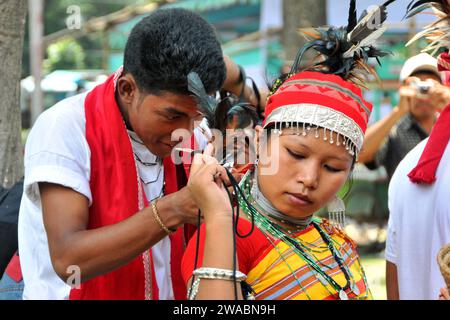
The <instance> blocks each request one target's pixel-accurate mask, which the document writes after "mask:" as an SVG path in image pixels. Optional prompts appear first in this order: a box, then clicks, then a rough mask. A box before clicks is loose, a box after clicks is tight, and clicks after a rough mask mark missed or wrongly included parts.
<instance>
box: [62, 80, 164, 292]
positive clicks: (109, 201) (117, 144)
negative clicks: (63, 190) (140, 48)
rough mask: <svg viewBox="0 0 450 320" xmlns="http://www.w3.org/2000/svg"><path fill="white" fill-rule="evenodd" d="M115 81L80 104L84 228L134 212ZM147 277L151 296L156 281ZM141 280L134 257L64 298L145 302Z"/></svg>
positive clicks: (129, 156) (133, 184)
mask: <svg viewBox="0 0 450 320" xmlns="http://www.w3.org/2000/svg"><path fill="white" fill-rule="evenodd" d="M115 77H117V74H115V75H113V76H111V77H109V78H108V80H107V81H106V82H105V83H104V84H102V85H99V86H97V87H96V88H94V89H93V90H92V91H91V92H90V93H88V95H87V97H86V100H85V114H86V139H87V142H88V144H89V148H90V151H91V176H90V187H91V192H92V198H93V199H94V200H93V203H92V206H91V207H90V208H89V223H88V229H95V228H100V227H103V226H108V225H113V224H116V223H118V222H120V221H123V220H125V219H127V218H129V217H131V216H132V215H134V214H135V213H136V212H138V211H139V206H138V182H137V173H136V165H135V162H134V157H133V151H132V147H131V143H130V140H129V137H128V133H127V130H126V127H125V124H124V121H123V119H122V116H121V114H120V111H119V107H118V105H117V103H116V100H115V96H114V91H115V87H114V79H115ZM105 177H108V178H107V179H106V178H105ZM144 196H145V194H144ZM150 253H151V251H150ZM150 263H151V266H152V269H153V263H152V261H150ZM153 274H154V272H153ZM152 278H153V285H154V286H153V288H152V293H153V298H157V297H158V288H157V283H156V279H155V277H154V276H153V277H152ZM144 279H145V276H144V266H143V258H142V255H139V256H138V257H137V258H135V259H134V260H132V261H131V262H130V263H128V264H127V265H125V266H123V267H121V268H119V269H117V270H115V271H112V272H110V273H108V274H105V275H102V276H98V277H96V278H93V279H91V280H89V281H86V282H84V283H82V284H81V287H80V289H73V290H71V293H70V298H71V299H88V300H99V299H108V300H117V299H123V300H141V299H144V298H145V294H144V291H145V280H144Z"/></svg>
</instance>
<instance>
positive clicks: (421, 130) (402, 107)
mask: <svg viewBox="0 0 450 320" xmlns="http://www.w3.org/2000/svg"><path fill="white" fill-rule="evenodd" d="M400 82H401V87H400V89H399V95H400V101H399V103H398V106H396V107H395V108H394V109H393V110H392V112H391V113H390V114H388V115H387V116H386V117H385V118H383V119H381V120H380V121H378V122H377V123H375V124H373V125H372V126H370V127H369V128H368V129H367V132H366V136H365V141H364V145H363V148H362V151H361V154H360V155H359V159H358V161H359V162H360V163H363V164H365V165H366V167H368V168H369V169H376V168H378V167H380V166H384V167H385V169H386V171H387V174H388V178H389V180H390V179H391V177H392V175H393V174H394V171H395V169H396V168H397V166H398V164H399V163H400V161H401V160H402V159H403V158H404V157H405V156H406V154H407V153H408V152H409V151H411V149H413V148H414V147H415V146H416V145H417V144H419V142H421V141H422V140H424V139H425V138H427V137H428V135H429V134H430V132H431V129H432V128H433V126H434V124H435V122H436V119H437V110H441V109H442V108H443V107H444V106H445V102H446V101H447V100H448V99H449V98H450V89H449V88H448V87H446V86H444V85H442V81H441V75H440V74H439V71H438V69H437V62H436V59H435V58H433V57H432V56H430V55H429V54H426V53H421V54H419V55H416V56H414V57H411V58H409V59H408V60H407V61H406V62H405V64H404V65H403V68H402V71H401V73H400Z"/></svg>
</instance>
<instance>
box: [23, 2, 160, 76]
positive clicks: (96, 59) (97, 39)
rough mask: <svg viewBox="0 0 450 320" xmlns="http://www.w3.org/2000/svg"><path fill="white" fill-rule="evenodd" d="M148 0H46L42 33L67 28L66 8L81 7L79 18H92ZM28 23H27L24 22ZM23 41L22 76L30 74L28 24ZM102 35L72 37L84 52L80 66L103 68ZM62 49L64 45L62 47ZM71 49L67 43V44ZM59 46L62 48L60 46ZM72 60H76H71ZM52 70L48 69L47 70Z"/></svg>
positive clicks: (73, 67)
mask: <svg viewBox="0 0 450 320" xmlns="http://www.w3.org/2000/svg"><path fill="white" fill-rule="evenodd" d="M149 2H151V1H149V0H76V1H75V0H45V2H44V6H45V11H44V35H48V34H51V33H54V32H56V31H59V30H63V29H65V28H67V26H66V20H67V18H68V17H69V15H70V12H68V9H69V8H70V7H71V6H77V7H79V9H80V13H81V16H82V21H87V20H89V19H91V18H94V17H100V16H103V15H106V14H109V13H112V12H115V11H119V10H120V9H123V8H124V7H126V6H128V5H131V4H146V3H149ZM27 23H28V22H27ZM25 31H26V34H25V44H24V50H23V65H22V77H26V76H28V75H29V74H30V64H29V46H28V27H27V28H26V29H25ZM101 37H102V35H101V34H91V35H88V36H85V37H81V38H79V39H75V40H73V41H74V42H76V43H78V45H79V46H80V47H81V49H82V51H83V55H84V57H83V63H84V65H83V67H85V68H88V69H101V68H102V40H101ZM63 48H64V46H63ZM66 48H67V49H70V48H71V47H70V46H66ZM61 49H62V48H61ZM58 52H59V53H60V54H62V56H61V58H63V60H65V62H66V63H63V64H64V65H65V66H66V68H69V69H77V66H76V64H73V65H70V64H67V55H68V53H65V52H64V50H59V51H58ZM55 58H56V57H53V62H52V63H50V65H51V66H56V65H57V64H55ZM74 62H75V61H74ZM53 70H54V69H52V68H51V69H48V70H46V71H48V72H50V71H53Z"/></svg>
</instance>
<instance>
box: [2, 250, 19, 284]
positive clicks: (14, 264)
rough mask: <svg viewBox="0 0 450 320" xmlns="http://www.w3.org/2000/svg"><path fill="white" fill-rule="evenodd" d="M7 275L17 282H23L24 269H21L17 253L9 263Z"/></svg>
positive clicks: (6, 270)
mask: <svg viewBox="0 0 450 320" xmlns="http://www.w3.org/2000/svg"><path fill="white" fill-rule="evenodd" d="M5 273H6V274H7V275H8V276H9V277H10V278H11V279H13V280H14V281H15V282H20V281H22V279H23V277H22V269H21V268H20V259H19V255H18V254H17V252H16V253H15V254H14V255H13V257H12V258H11V261H10V262H9V263H8V266H7V267H6V269H5Z"/></svg>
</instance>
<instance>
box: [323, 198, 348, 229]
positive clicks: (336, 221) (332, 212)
mask: <svg viewBox="0 0 450 320" xmlns="http://www.w3.org/2000/svg"><path fill="white" fill-rule="evenodd" d="M327 209H328V219H329V220H330V223H331V224H332V225H334V226H335V227H338V228H339V229H341V230H344V227H345V203H344V201H343V200H342V199H340V198H338V197H337V196H334V198H333V200H331V201H330V202H329V203H328V205H327Z"/></svg>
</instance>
